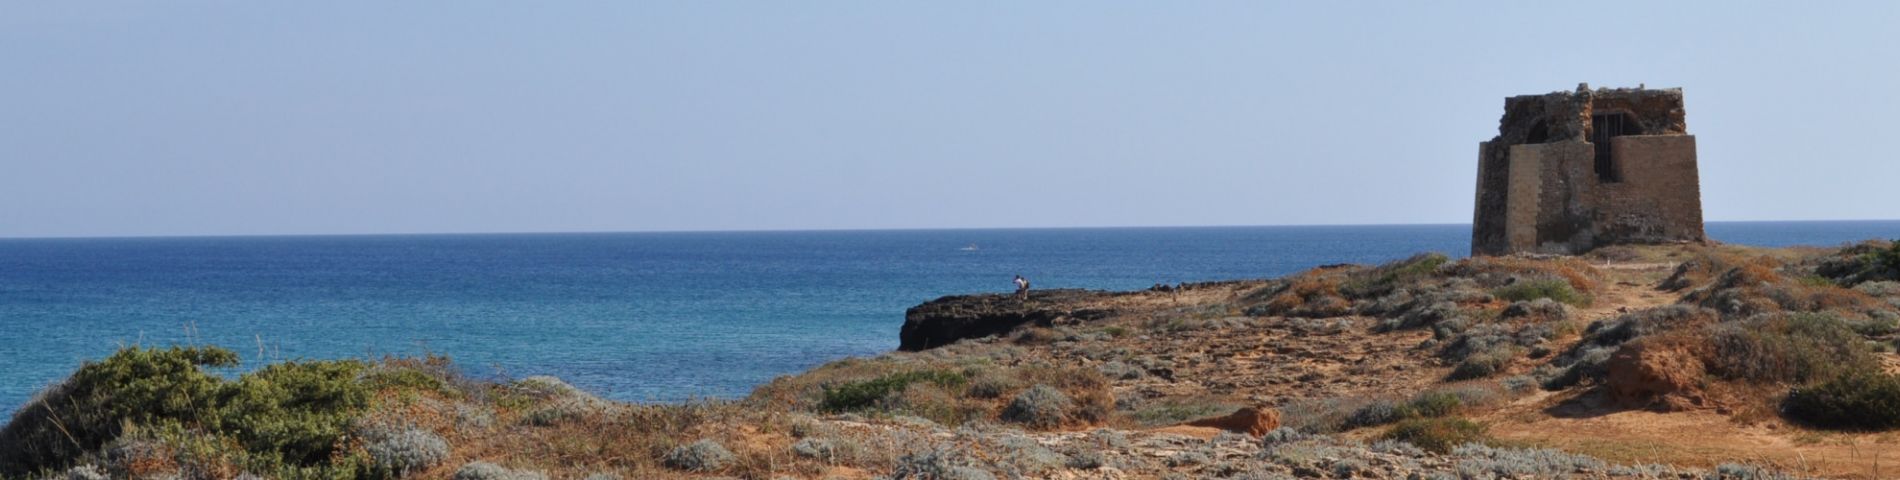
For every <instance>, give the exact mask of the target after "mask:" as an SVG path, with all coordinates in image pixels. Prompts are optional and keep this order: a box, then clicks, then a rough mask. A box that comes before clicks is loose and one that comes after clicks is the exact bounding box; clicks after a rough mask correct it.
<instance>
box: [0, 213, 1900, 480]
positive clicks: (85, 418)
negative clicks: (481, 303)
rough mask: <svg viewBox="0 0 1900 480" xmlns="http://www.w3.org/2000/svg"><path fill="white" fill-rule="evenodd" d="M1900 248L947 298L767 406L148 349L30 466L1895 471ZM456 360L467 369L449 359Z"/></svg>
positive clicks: (1517, 260) (1736, 474)
mask: <svg viewBox="0 0 1900 480" xmlns="http://www.w3.org/2000/svg"><path fill="white" fill-rule="evenodd" d="M1897 331H1900V246H1896V245H1894V244H1892V243H1889V242H1885V241H1868V242H1863V243H1859V244H1853V245H1848V246H1844V247H1837V248H1780V249H1769V248H1754V247H1746V246H1739V245H1703V244H1694V243H1686V244H1676V245H1650V246H1610V247H1604V248H1598V249H1595V250H1593V251H1591V252H1589V253H1587V254H1584V255H1579V256H1551V255H1515V256H1500V257H1474V258H1468V259H1462V260H1452V259H1449V258H1447V257H1445V256H1443V255H1438V254H1430V253H1425V254H1419V255H1416V256H1413V257H1410V258H1406V259H1403V260H1398V261H1393V262H1390V263H1386V264H1383V265H1328V266H1321V267H1317V268H1313V269H1311V270H1308V271H1305V272H1302V273H1299V274H1295V275H1290V276H1287V277H1283V278H1277V279H1257V280H1235V281H1225V282H1210V283H1196V284H1182V285H1157V286H1156V287H1154V288H1150V289H1146V290H1140V291H1128V292H1096V291H1078V290H1050V291H1032V292H1031V294H1030V295H1029V296H1028V298H1027V299H1019V298H1016V297H1014V296H1010V295H1002V294H988V295H963V296H950V297H944V298H941V299H938V300H934V301H931V302H927V303H925V304H922V305H918V306H916V307H914V308H912V309H910V311H909V312H907V314H906V319H905V325H904V327H903V329H902V338H901V347H900V349H899V351H895V352H890V353H888V354H884V355H879V356H876V357H870V358H848V359H843V360H839V361H835V362H831V363H828V364H825V365H823V366H819V367H817V368H813V369H811V370H809V371H806V372H803V373H800V374H796V375H790V376H784V377H780V378H778V379H775V380H773V381H771V382H769V383H767V384H765V385H762V386H760V387H758V388H757V389H756V390H755V391H754V392H753V393H752V394H751V395H750V396H749V397H747V398H743V399H735V400H707V401H699V402H687V403H679V404H637V403H622V402H615V401H610V400H605V399H601V398H598V397H596V396H594V395H591V394H589V393H587V392H585V391H582V390H580V389H577V388H574V387H572V386H569V385H568V384H566V383H564V382H562V381H560V380H559V379H554V378H548V377H530V378H522V379H509V378H476V377H472V376H470V375H467V374H466V373H464V372H463V370H462V369H459V368H457V367H456V366H455V365H454V364H453V362H452V361H450V360H449V359H447V358H443V357H425V358H387V359H383V360H379V361H359V360H330V361H322V360H319V361H299V362H286V363H279V364H274V365H271V366H267V367H264V368H261V369H256V370H252V371H250V372H249V373H244V374H241V375H235V376H226V375H220V374H219V373H218V371H217V369H219V368H223V367H229V366H233V365H236V364H237V363H238V362H239V358H238V356H237V355H236V354H235V353H233V352H231V351H229V350H224V349H219V348H216V347H164V348H144V347H130V348H127V349H124V350H121V351H120V352H118V353H117V354H115V355H113V356H111V357H108V358H105V359H100V360H96V361H91V362H87V363H86V364H85V365H83V366H80V367H79V368H78V370H77V371H76V372H75V373H74V374H73V376H72V377H70V378H69V379H67V380H66V381H64V382H62V383H60V384H57V385H54V386H52V387H49V388H48V389H47V390H46V391H44V392H42V393H41V394H40V395H38V396H36V398H35V399H34V400H33V401H32V402H30V403H28V404H27V405H22V406H20V408H19V409H18V410H17V412H16V414H15V416H14V417H13V419H12V420H11V421H10V422H9V423H8V424H7V426H6V428H5V429H4V430H3V431H0V475H4V476H5V477H6V478H53V477H57V478H398V477H401V478H456V479H501V478H587V479H609V478H747V479H779V478H800V479H824V478H845V479H860V478H894V479H979V480H980V479H995V478H1076V479H1083V478H1101V479H1118V478H1550V477H1581V478H1605V477H1613V478H1706V477H1716V478H1780V477H1778V476H1781V475H1787V476H1796V477H1809V476H1812V477H1831V478H1880V477H1884V476H1887V475H1890V474H1891V471H1893V469H1894V468H1900V466H1897V465H1896V464H1900V454H1895V452H1900V436H1896V435H1895V434H1894V432H1895V431H1896V430H1895V429H1896V428H1900V376H1897V375H1900V373H1897V372H1900V355H1896V354H1895V353H1894V352H1895V349H1896V347H1897V346H1900V345H1896V342H1900V333H1897ZM450 353H452V352H450Z"/></svg>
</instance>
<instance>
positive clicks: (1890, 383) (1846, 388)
mask: <svg viewBox="0 0 1900 480" xmlns="http://www.w3.org/2000/svg"><path fill="white" fill-rule="evenodd" d="M1786 407H1787V411H1788V415H1789V416H1792V417H1794V418H1796V419H1799V420H1801V421H1805V422H1808V423H1812V424H1815V425H1820V426H1824V427H1831V428H1845V429H1865V430H1883V429H1890V428H1900V375H1894V374H1890V373H1878V372H1870V371H1864V370H1863V371H1851V372H1847V373H1843V374H1841V375H1837V376H1835V377H1833V378H1830V379H1828V380H1827V381H1824V382H1820V383H1817V384H1815V385H1813V386H1809V387H1805V388H1798V389H1795V391H1794V392H1793V393H1790V394H1789V395H1788V401H1787V404H1786Z"/></svg>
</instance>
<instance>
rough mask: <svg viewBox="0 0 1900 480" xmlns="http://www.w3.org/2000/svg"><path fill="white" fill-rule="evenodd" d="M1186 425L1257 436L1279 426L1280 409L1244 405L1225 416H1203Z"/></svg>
mask: <svg viewBox="0 0 1900 480" xmlns="http://www.w3.org/2000/svg"><path fill="white" fill-rule="evenodd" d="M1187 425H1188V426H1193V427H1211V428H1218V429H1221V430H1226V431H1229V432H1234V433H1245V434H1248V435H1253V436H1255V437H1259V436H1261V435H1266V434H1267V432H1271V431H1273V429H1276V428H1280V411H1279V410H1274V409H1272V408H1253V407H1246V408H1242V409H1240V410H1239V411H1236V412H1234V413H1232V414H1228V415H1226V416H1221V417H1213V418H1203V419H1200V420H1195V421H1192V422H1188V423H1187Z"/></svg>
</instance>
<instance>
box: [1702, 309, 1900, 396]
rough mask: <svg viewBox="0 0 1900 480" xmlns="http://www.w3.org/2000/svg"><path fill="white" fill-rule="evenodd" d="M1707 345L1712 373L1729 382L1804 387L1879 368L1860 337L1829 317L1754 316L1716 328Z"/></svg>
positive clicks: (1847, 326) (1801, 315)
mask: <svg viewBox="0 0 1900 480" xmlns="http://www.w3.org/2000/svg"><path fill="white" fill-rule="evenodd" d="M1710 339H1711V341H1712V342H1714V344H1715V351H1714V355H1713V356H1712V357H1713V358H1710V359H1709V360H1710V361H1709V362H1708V363H1709V366H1710V367H1711V370H1712V371H1713V372H1714V373H1715V374H1716V375H1719V376H1721V377H1723V378H1728V379H1734V380H1746V381H1752V382H1786V383H1809V382H1814V381H1819V380H1822V379H1827V378H1833V377H1834V376H1836V375H1839V374H1841V373H1842V372H1846V371H1856V370H1868V371H1871V370H1875V369H1877V368H1878V367H1879V363H1878V361H1877V360H1876V359H1875V358H1874V356H1873V355H1872V353H1871V352H1870V351H1869V350H1868V348H1867V345H1866V342H1865V341H1863V340H1862V338H1861V336H1860V334H1858V333H1855V332H1854V330H1853V328H1852V327H1851V326H1850V325H1849V324H1848V323H1847V322H1845V321H1843V320H1841V319H1840V318H1839V317H1835V316H1833V315H1828V314H1817V313H1796V314H1783V315H1767V316H1759V317H1756V318H1752V319H1749V320H1746V321H1741V322H1732V323H1727V324H1723V325H1721V326H1719V327H1716V329H1715V334H1714V335H1712V336H1711V338H1710Z"/></svg>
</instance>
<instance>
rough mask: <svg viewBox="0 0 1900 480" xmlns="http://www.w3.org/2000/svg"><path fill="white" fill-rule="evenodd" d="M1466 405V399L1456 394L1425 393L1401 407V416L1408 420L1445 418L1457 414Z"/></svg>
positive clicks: (1446, 392)
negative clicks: (1415, 418)
mask: <svg viewBox="0 0 1900 480" xmlns="http://www.w3.org/2000/svg"><path fill="white" fill-rule="evenodd" d="M1464 404H1465V402H1464V399H1463V398H1460V397H1459V396H1458V394H1457V393H1454V392H1449V391H1432V392H1425V393H1421V394H1419V395H1418V396H1417V397H1413V398H1412V401H1410V402H1406V403H1405V405H1404V406H1401V407H1399V414H1400V416H1402V417H1408V418H1410V417H1421V418H1431V417H1443V416H1446V415H1451V414H1452V413H1454V412H1457V411H1458V409H1459V408H1461V407H1463V406H1464Z"/></svg>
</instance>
